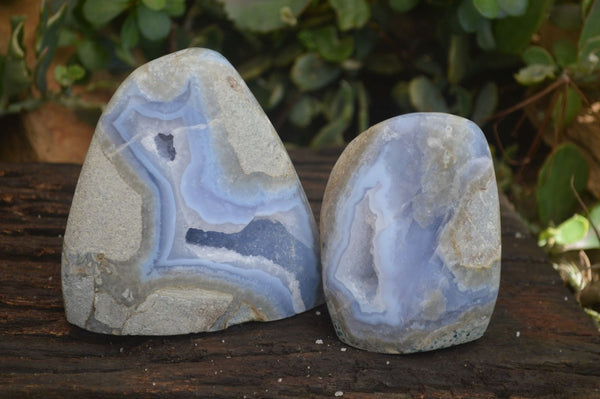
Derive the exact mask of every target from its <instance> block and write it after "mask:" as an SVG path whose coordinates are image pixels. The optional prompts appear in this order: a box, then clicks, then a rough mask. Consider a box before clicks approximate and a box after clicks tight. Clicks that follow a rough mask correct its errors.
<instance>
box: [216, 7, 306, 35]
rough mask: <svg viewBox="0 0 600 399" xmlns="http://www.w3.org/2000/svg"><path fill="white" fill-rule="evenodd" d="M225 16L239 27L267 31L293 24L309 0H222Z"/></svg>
mask: <svg viewBox="0 0 600 399" xmlns="http://www.w3.org/2000/svg"><path fill="white" fill-rule="evenodd" d="M222 2H223V3H224V6H225V12H226V13H227V16H228V17H229V18H230V19H231V20H232V21H233V22H234V23H235V25H236V26H237V27H238V28H239V29H244V30H249V31H255V32H269V31H273V30H275V29H280V28H283V27H285V26H294V25H296V23H297V18H298V16H299V15H300V13H302V11H303V10H304V8H305V7H306V6H307V5H308V3H309V2H310V0H263V1H247V0H226V1H225V0H223V1H222Z"/></svg>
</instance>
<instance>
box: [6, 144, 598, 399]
mask: <svg viewBox="0 0 600 399" xmlns="http://www.w3.org/2000/svg"><path fill="white" fill-rule="evenodd" d="M338 154H339V151H330V152H328V153H316V152H313V151H310V150H295V151H292V152H291V154H290V155H291V156H292V159H293V161H294V163H295V165H296V167H297V170H298V174H299V175H300V177H301V179H302V182H303V184H304V187H305V190H306V193H307V196H308V198H309V201H310V203H311V206H312V208H313V210H314V211H315V213H316V214H317V216H318V209H319V207H320V201H321V198H322V195H323V191H324V188H325V184H326V180H327V176H328V174H329V171H330V170H331V168H332V166H333V163H334V162H335V159H336V157H337V155H338ZM78 174H79V166H75V165H48V164H7V163H5V164H0V397H1V398H4V397H7V398H19V397H32V398H51V397H62V398H67V397H77V398H107V397H120V398H121V397H127V398H142V397H148V398H187V397H200V398H208V397H211V398H226V397H234V398H243V397H248V398H255V397H256V398H271V397H273V398H278V397H302V398H305V397H335V393H336V392H338V395H339V392H343V398H382V397H386V398H388V397H391V398H404V397H415V396H416V397H440V398H444V397H465V398H487V397H508V396H517V397H521V396H525V397H539V396H550V397H554V396H558V397H581V398H589V397H600V361H599V360H600V336H599V335H598V333H597V331H596V330H595V328H594V327H593V324H592V322H591V321H590V320H589V319H588V317H587V316H586V315H585V314H584V313H583V311H582V310H581V309H580V308H579V306H578V305H577V303H576V302H575V300H574V299H573V297H572V296H571V294H570V293H569V291H568V290H567V289H566V288H565V287H564V286H563V285H562V283H561V280H560V278H559V277H558V275H557V274H556V273H555V272H554V271H553V270H552V268H551V266H550V264H549V263H548V260H547V258H546V256H545V255H544V253H543V252H542V251H541V250H540V249H539V248H537V247H536V245H535V242H534V240H533V239H532V238H530V237H529V236H528V234H527V232H526V229H525V228H524V226H523V224H522V223H521V222H520V220H519V218H518V216H517V215H516V214H515V212H514V210H512V208H511V207H510V205H509V204H508V203H507V202H506V201H505V200H502V201H503V202H502V244H503V257H502V259H503V260H502V279H501V287H500V294H499V298H498V302H497V305H496V310H495V312H494V315H493V317H492V321H491V323H490V326H489V329H488V331H487V332H486V334H485V335H484V337H483V338H482V339H480V340H478V341H475V342H472V343H469V344H465V345H460V346H457V347H452V348H448V349H445V350H440V351H434V352H428V353H420V354H413V355H383V354H377V353H369V352H364V351H361V350H358V349H354V348H352V347H347V346H345V345H344V344H342V343H341V342H340V341H339V340H338V339H337V338H336V336H335V333H334V331H333V328H332V326H331V323H330V321H329V317H328V314H327V309H326V307H325V306H321V307H319V308H317V309H313V310H311V311H308V312H306V313H303V314H301V315H298V316H295V317H292V318H289V319H286V320H281V321H276V322H270V323H248V324H243V325H237V326H234V327H231V328H229V329H227V330H224V331H220V332H215V333H202V334H190V335H181V336H173V337H115V336H106V335H100V334H94V333H90V332H87V331H84V330H82V329H80V328H77V327H75V326H72V325H70V324H68V323H67V321H66V319H65V317H64V313H63V303H62V294H61V289H60V254H61V245H62V234H63V232H64V228H65V224H66V220H67V215H68V211H69V206H70V202H71V198H72V195H73V191H74V189H75V184H76V180H77V176H78ZM317 340H322V342H323V343H322V344H317V343H316V342H317Z"/></svg>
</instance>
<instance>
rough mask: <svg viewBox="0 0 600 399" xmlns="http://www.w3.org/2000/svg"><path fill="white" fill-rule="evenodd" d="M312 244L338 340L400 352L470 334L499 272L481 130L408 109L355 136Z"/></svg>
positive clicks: (477, 327)
mask: <svg viewBox="0 0 600 399" xmlns="http://www.w3.org/2000/svg"><path fill="white" fill-rule="evenodd" d="M321 242H322V248H321V251H322V265H323V285H324V290H325V297H326V300H327V305H328V307H329V311H330V314H331V318H332V320H333V324H334V326H335V329H336V332H337V334H338V335H339V337H340V339H341V340H342V341H344V342H346V343H348V344H350V345H353V346H355V347H358V348H362V349H366V350H370V351H375V352H385V353H411V352H419V351H427V350H433V349H439V348H444V347H448V346H451V345H456V344H460V343H464V342H468V341H472V340H475V339H477V338H479V337H481V336H482V335H483V333H484V331H485V330H486V328H487V325H488V323H489V320H490V316H491V314H492V311H493V308H494V304H495V301H496V297H497V294H498V286H499V277H500V214H499V203H498V192H497V188H496V181H495V177H494V170H493V164H492V159H491V156H490V152H489V149H488V145H487V142H486V140H485V138H484V136H483V134H482V133H481V130H480V129H479V128H478V127H477V126H476V125H475V124H474V123H472V122H470V121H468V120H466V119H464V118H460V117H457V116H453V115H447V114H441V113H415V114H408V115H404V116H399V117H396V118H393V119H390V120H387V121H385V122H382V123H380V124H378V125H376V126H374V127H372V128H370V129H369V130H367V131H366V132H364V133H363V134H361V135H360V136H359V137H357V138H356V139H355V140H354V141H353V142H351V143H350V144H349V145H348V147H347V148H346V150H345V151H344V153H343V154H342V156H341V157H340V159H339V160H338V162H337V164H336V165H335V167H334V169H333V172H332V173H331V176H330V179H329V182H328V185H327V189H326V192H325V198H324V200H323V208H322V210H321Z"/></svg>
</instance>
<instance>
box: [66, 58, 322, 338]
mask: <svg viewBox="0 0 600 399" xmlns="http://www.w3.org/2000/svg"><path fill="white" fill-rule="evenodd" d="M320 273H321V272H320V266H319V248H318V234H317V229H316V225H315V222H314V219H313V216H312V212H311V210H310V207H309V205H308V202H307V200H306V196H305V194H304V192H303V190H302V187H301V186H300V182H299V180H298V177H297V175H296V172H295V170H294V168H293V166H292V164H291V162H290V159H289V157H288V155H287V153H286V151H285V148H284V146H283V145H282V143H281V141H280V139H279V137H278V135H277V133H276V132H275V130H274V129H273V126H272V125H271V123H270V122H269V120H268V118H267V117H266V115H265V114H264V113H263V111H262V109H261V108H260V106H259V105H258V103H257V102H256V100H255V99H254V97H253V96H252V94H251V93H250V91H249V90H248V88H247V87H246V85H245V83H244V82H243V80H242V78H241V77H240V76H239V75H238V73H237V72H236V71H235V70H234V68H233V67H232V66H231V65H230V64H229V62H227V60H225V59H224V58H223V57H222V56H221V55H219V54H218V53H215V52H213V51H210V50H205V49H187V50H183V51H180V52H177V53H174V54H171V55H167V56H165V57H162V58H160V59H157V60H155V61H152V62H150V63H148V64H146V65H144V66H142V67H140V68H138V69H137V70H136V71H134V72H133V73H132V74H131V76H129V77H128V78H127V80H125V81H124V82H123V84H122V85H121V87H120V88H119V89H118V90H117V92H116V93H115V95H114V97H113V98H112V100H111V101H110V103H109V104H108V106H107V107H106V109H105V111H104V113H103V115H102V117H101V119H100V121H99V123H98V126H97V129H96V132H95V134H94V137H93V140H92V144H91V146H90V149H89V152H88V155H87V158H86V160H85V163H84V165H83V168H82V171H81V176H80V178H79V182H78V184H77V189H76V191H75V196H74V198H73V203H72V206H71V211H70V215H69V221H68V225H67V230H66V233H65V238H64V248H63V257H62V284H63V294H64V301H65V307H66V314H67V319H68V320H69V321H70V322H71V323H73V324H76V325H78V326H80V327H83V328H85V329H87V330H91V331H95V332H100V333H109V334H144V335H167V334H182V333H190V332H199V331H213V330H219V329H223V328H226V327H227V326H230V325H233V324H237V323H242V322H245V321H250V320H260V321H268V320H276V319H281V318H284V317H288V316H291V315H294V314H297V313H299V312H303V311H305V310H307V309H310V308H312V307H314V306H315V305H317V304H319V303H322V294H321V292H322V289H321V277H320Z"/></svg>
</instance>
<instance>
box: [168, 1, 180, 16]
mask: <svg viewBox="0 0 600 399" xmlns="http://www.w3.org/2000/svg"><path fill="white" fill-rule="evenodd" d="M165 12H166V13H167V14H169V15H170V16H172V17H180V16H182V15H183V14H184V13H185V0H167V5H166V6H165Z"/></svg>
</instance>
